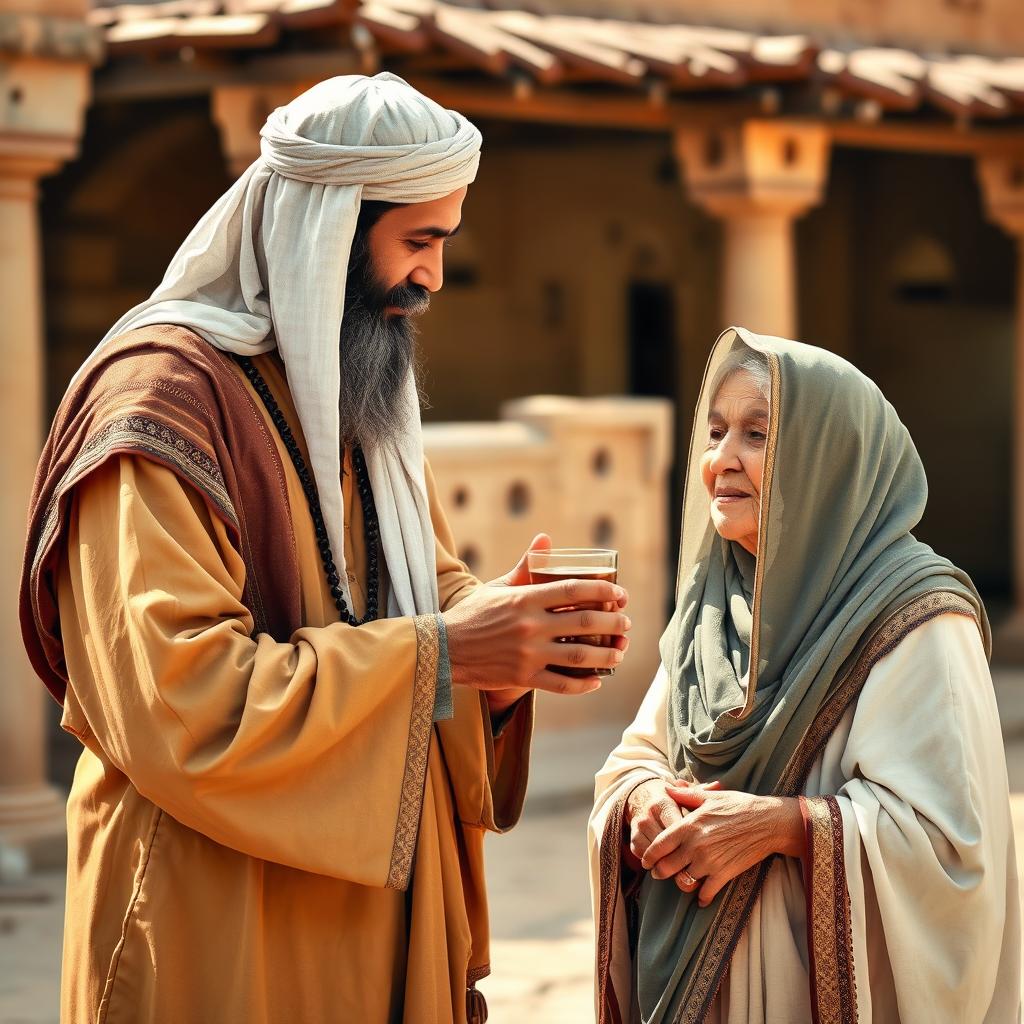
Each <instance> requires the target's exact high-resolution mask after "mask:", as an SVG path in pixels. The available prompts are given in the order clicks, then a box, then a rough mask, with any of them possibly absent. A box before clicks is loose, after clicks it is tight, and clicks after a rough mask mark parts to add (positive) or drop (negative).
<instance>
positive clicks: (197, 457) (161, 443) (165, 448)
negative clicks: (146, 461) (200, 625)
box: [30, 414, 238, 632]
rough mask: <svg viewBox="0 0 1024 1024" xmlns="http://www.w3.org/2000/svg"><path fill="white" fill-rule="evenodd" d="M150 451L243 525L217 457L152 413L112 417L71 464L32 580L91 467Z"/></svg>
mask: <svg viewBox="0 0 1024 1024" xmlns="http://www.w3.org/2000/svg"><path fill="white" fill-rule="evenodd" d="M132 451H136V452H145V453H146V454H148V455H151V456H152V457H154V458H156V459H157V460H158V461H160V462H163V463H165V464H170V465H171V466H173V467H174V468H175V469H177V470H178V471H179V472H180V473H181V474H182V475H183V476H184V477H186V478H187V479H188V480H189V481H190V482H191V483H192V484H193V485H194V486H195V487H196V488H198V489H199V490H200V491H201V492H202V493H203V494H205V495H206V496H207V497H208V498H209V499H210V501H212V502H213V503H214V505H215V506H216V507H217V508H218V509H219V510H220V512H221V514H222V515H224V516H225V517H226V518H227V519H228V520H229V521H230V522H231V523H233V524H234V525H235V526H237V525H238V516H237V514H236V512H235V507H234V505H233V504H232V502H231V498H230V496H229V495H228V491H227V487H226V486H225V484H224V476H223V474H222V473H221V471H220V467H219V466H218V465H217V463H216V461H214V459H212V458H211V457H210V456H209V455H207V453H206V452H204V451H203V450H202V449H201V448H199V447H197V446H196V445H195V444H193V443H192V442H191V441H189V440H188V439H187V438H185V437H184V436H183V435H182V434H179V433H178V432H177V431H174V430H172V429H171V428H170V427H168V426H167V425H166V424H164V423H161V422H159V421H158V420H154V419H150V418H149V417H147V416H139V415H134V414H133V415H130V416H123V417H120V418H118V419H115V420H111V422H110V423H108V424H107V425H106V426H105V427H104V428H103V429H102V430H100V431H99V432H98V433H97V434H96V435H95V436H94V437H92V438H90V439H89V440H88V441H87V442H86V443H85V445H83V447H82V450H81V452H80V453H79V454H78V457H77V458H76V459H75V460H74V462H72V463H71V465H70V466H69V467H68V469H67V472H66V473H65V474H64V477H63V479H62V480H61V483H60V485H59V486H58V487H57V488H56V490H55V492H54V495H53V497H52V499H51V500H50V504H49V506H48V507H47V509H46V514H45V515H44V517H43V523H42V526H41V528H40V531H39V540H38V542H37V544H36V550H35V554H34V557H33V560H32V568H31V572H30V582H31V584H32V587H33V590H35V589H36V588H37V586H38V575H39V570H40V567H41V565H42V560H43V558H44V556H45V554H46V552H47V551H48V549H49V547H50V544H51V543H52V541H53V538H54V536H55V534H56V533H57V531H58V529H59V527H60V509H61V501H62V499H63V498H64V497H65V495H66V494H67V492H68V491H69V490H70V489H71V488H72V487H74V485H75V484H76V483H78V481H79V480H80V479H81V478H82V477H83V476H85V475H86V474H87V473H88V472H89V471H90V470H92V469H93V468H94V467H96V466H97V465H99V464H100V463H101V462H103V461H104V460H105V459H107V458H108V457H109V456H110V455H113V454H115V453H116V452H132ZM32 611H33V614H34V616H35V618H36V626H37V627H38V628H39V630H40V632H42V631H43V630H42V624H41V623H40V622H39V618H38V609H37V607H36V604H35V602H34V601H33V602H32Z"/></svg>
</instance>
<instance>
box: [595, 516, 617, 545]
mask: <svg viewBox="0 0 1024 1024" xmlns="http://www.w3.org/2000/svg"><path fill="white" fill-rule="evenodd" d="M614 543H615V524H614V523H613V522H612V520H611V517H609V516H601V518H600V519H598V521H597V522H596V523H594V545H595V546H596V547H599V548H610V547H611V546H612V544H614Z"/></svg>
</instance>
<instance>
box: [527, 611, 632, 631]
mask: <svg viewBox="0 0 1024 1024" xmlns="http://www.w3.org/2000/svg"><path fill="white" fill-rule="evenodd" d="M557 616H558V617H557V618H553V619H551V621H550V622H548V623H547V626H548V629H549V631H550V632H551V635H552V636H619V637H621V636H625V635H626V634H627V633H628V632H629V631H630V630H631V629H632V628H633V623H632V622H631V621H630V618H629V616H628V615H625V614H623V613H622V612H602V611H594V610H591V609H589V608H584V609H581V610H580V611H572V612H558V613H557Z"/></svg>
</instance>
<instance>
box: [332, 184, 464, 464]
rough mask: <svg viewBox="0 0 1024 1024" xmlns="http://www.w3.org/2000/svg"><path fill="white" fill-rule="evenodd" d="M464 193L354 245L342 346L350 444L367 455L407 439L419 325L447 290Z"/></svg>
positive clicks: (406, 209)
mask: <svg viewBox="0 0 1024 1024" xmlns="http://www.w3.org/2000/svg"><path fill="white" fill-rule="evenodd" d="M466 191H467V190H466V189H465V188H461V189H459V191H458V192H453V193H451V195H447V196H445V197H444V198H443V199H436V200H434V201H433V202H429V203H416V204H413V205H409V206H399V207H396V208H395V209H391V210H387V211H386V212H385V213H383V214H382V215H381V216H380V218H379V219H378V221H377V222H376V223H375V224H374V225H373V227H372V228H370V230H369V231H368V232H367V233H366V234H365V235H362V234H357V237H356V238H355V239H354V241H353V247H352V256H351V258H350V260H349V267H348V280H347V283H346V287H345V310H344V316H343V318H342V323H341V338H340V343H341V376H342V384H341V394H340V396H339V413H340V415H341V431H342V437H343V439H344V440H345V443H346V444H349V443H358V444H361V445H362V446H363V447H364V448H367V449H369V448H373V447H377V446H381V445H388V444H391V443H393V442H395V441H396V440H397V439H398V438H399V437H400V436H401V433H402V430H403V428H404V426H405V417H406V413H407V409H408V405H407V399H406V398H405V394H406V390H405V389H406V381H407V379H408V374H409V370H410V368H412V370H413V372H414V379H416V383H417V385H418V384H419V381H418V374H417V373H416V370H417V360H416V327H415V323H414V320H413V318H414V317H416V316H418V315H420V314H422V313H425V312H426V311H427V308H428V307H429V305H430V293H431V292H436V291H437V290H438V289H439V288H440V287H441V285H442V283H443V280H444V274H443V268H442V261H443V256H444V245H445V242H446V241H447V240H448V239H449V238H451V236H452V235H454V234H455V232H456V231H458V229H459V225H460V223H461V220H462V201H463V199H465V198H466Z"/></svg>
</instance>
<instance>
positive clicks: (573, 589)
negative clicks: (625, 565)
mask: <svg viewBox="0 0 1024 1024" xmlns="http://www.w3.org/2000/svg"><path fill="white" fill-rule="evenodd" d="M531 589H532V590H533V591H534V594H535V595H536V598H537V600H538V601H540V603H541V604H542V605H543V607H544V608H546V609H547V610H548V611H556V610H557V609H559V608H562V609H568V608H574V607H576V606H577V605H581V604H604V603H605V602H607V603H609V604H615V605H616V606H617V607H619V608H624V607H625V605H626V602H627V601H628V600H629V597H628V595H627V594H626V591H625V590H623V589H622V587H620V586H618V585H617V584H615V583H609V582H607V581H606V580H559V581H558V582H557V583H539V584H537V585H536V586H535V587H533V588H531Z"/></svg>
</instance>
